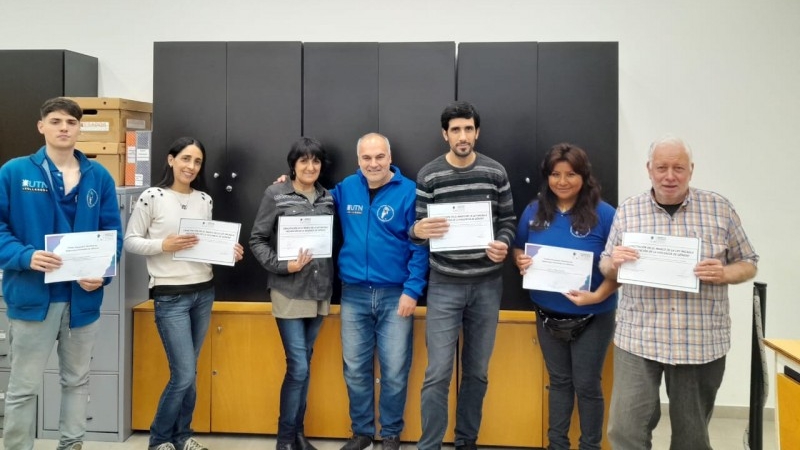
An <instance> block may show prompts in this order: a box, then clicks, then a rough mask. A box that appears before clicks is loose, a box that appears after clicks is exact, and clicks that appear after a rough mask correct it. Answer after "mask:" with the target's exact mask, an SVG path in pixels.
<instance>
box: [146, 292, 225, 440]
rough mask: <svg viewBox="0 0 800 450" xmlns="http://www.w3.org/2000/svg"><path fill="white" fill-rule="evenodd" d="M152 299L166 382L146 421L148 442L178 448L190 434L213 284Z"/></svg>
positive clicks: (209, 315)
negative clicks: (165, 364)
mask: <svg viewBox="0 0 800 450" xmlns="http://www.w3.org/2000/svg"><path fill="white" fill-rule="evenodd" d="M154 301H155V316H156V326H157V327H158V334H159V335H160V336H161V342H162V343H163V344H164V352H165V353H166V354H167V362H168V363H169V382H167V386H166V387H165V388H164V392H162V393H161V399H160V400H159V401H158V409H156V415H155V417H154V418H153V423H152V424H151V425H150V446H151V447H152V446H155V445H159V444H163V443H165V442H171V443H173V444H175V446H176V447H178V448H181V447H182V446H183V443H184V442H186V440H187V439H189V438H190V437H191V436H192V429H191V425H192V414H194V405H195V400H196V399H197V358H198V357H199V356H200V349H201V348H202V346H203V339H205V337H206V331H208V323H209V321H210V320H211V306H212V305H213V304H214V288H210V289H205V290H203V291H199V292H193V293H191V294H180V295H161V296H155V298H154Z"/></svg>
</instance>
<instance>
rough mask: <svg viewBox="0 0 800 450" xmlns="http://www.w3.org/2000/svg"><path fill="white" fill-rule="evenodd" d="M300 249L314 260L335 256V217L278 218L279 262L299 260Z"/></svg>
mask: <svg viewBox="0 0 800 450" xmlns="http://www.w3.org/2000/svg"><path fill="white" fill-rule="evenodd" d="M300 249H303V250H309V251H311V255H312V256H313V257H314V258H330V257H332V256H333V216H332V215H324V216H280V217H278V261H290V260H292V259H297V255H298V253H300Z"/></svg>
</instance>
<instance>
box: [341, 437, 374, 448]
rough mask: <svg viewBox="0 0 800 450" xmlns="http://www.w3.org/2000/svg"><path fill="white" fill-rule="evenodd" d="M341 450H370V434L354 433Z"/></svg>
mask: <svg viewBox="0 0 800 450" xmlns="http://www.w3.org/2000/svg"><path fill="white" fill-rule="evenodd" d="M341 450H372V436H364V435H359V434H356V435H354V436H353V437H351V438H350V440H349V441H347V443H346V444H344V445H343V446H342V448H341Z"/></svg>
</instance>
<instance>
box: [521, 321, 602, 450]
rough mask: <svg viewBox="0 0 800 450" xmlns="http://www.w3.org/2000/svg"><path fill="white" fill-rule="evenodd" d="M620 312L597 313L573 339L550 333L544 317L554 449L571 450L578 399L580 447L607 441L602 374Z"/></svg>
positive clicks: (550, 435) (539, 329)
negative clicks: (604, 422) (571, 420)
mask: <svg viewBox="0 0 800 450" xmlns="http://www.w3.org/2000/svg"><path fill="white" fill-rule="evenodd" d="M615 316H616V311H610V312H607V313H603V314H595V316H594V318H593V319H592V321H591V323H589V325H588V326H587V327H586V329H584V330H583V332H582V333H581V334H580V335H579V336H578V338H577V339H575V340H574V341H572V342H566V341H563V340H560V339H557V338H555V337H553V336H551V335H550V333H548V332H547V330H545V329H544V326H543V325H542V321H541V320H537V321H536V331H537V332H538V334H539V343H540V345H541V348H542V355H543V356H544V362H545V365H546V366H547V373H548V375H549V376H550V403H549V408H550V409H549V416H550V423H549V424H548V430H547V437H548V439H549V440H550V447H549V448H550V449H551V450H569V448H570V446H569V426H570V419H571V418H572V409H573V406H574V404H575V397H576V396H577V398H578V414H579V417H580V426H581V438H580V442H579V446H578V448H579V449H580V450H595V449H597V450H599V449H600V444H601V442H602V440H603V414H604V413H605V403H604V402H603V388H602V383H601V377H602V373H603V363H604V362H605V358H606V351H607V349H608V346H609V344H610V343H611V339H612V338H613V337H614V318H615Z"/></svg>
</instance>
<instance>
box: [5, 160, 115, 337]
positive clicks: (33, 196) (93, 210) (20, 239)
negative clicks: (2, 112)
mask: <svg viewBox="0 0 800 450" xmlns="http://www.w3.org/2000/svg"><path fill="white" fill-rule="evenodd" d="M75 155H76V157H77V159H78V164H79V165H80V171H81V179H80V181H79V183H78V186H77V189H78V199H77V202H78V204H77V208H76V212H75V223H74V224H70V223H69V221H68V220H67V218H66V216H65V215H64V214H63V213H62V212H61V209H60V207H59V206H58V201H57V199H56V195H57V193H56V192H54V190H53V189H52V188H51V183H50V177H49V173H48V170H47V169H46V168H45V166H44V163H45V161H46V158H45V156H46V153H45V147H42V148H41V149H39V151H38V152H36V153H34V154H33V155H30V156H23V157H19V158H14V159H12V160H10V161H8V162H7V163H6V164H4V165H3V167H2V168H0V268H2V269H3V296H4V297H5V302H6V304H7V305H8V317H9V318H10V319H18V320H32V321H43V320H44V318H45V317H46V316H47V310H48V308H49V307H50V286H49V285H47V284H45V283H44V273H43V272H39V271H35V270H32V269H31V268H30V265H31V258H32V257H33V253H34V252H35V251H37V250H43V249H44V235H45V234H54V233H71V232H81V231H98V230H117V260H118V261H119V257H120V254H121V251H122V239H123V234H122V223H121V220H120V210H119V206H118V204H117V193H116V187H115V186H114V180H113V179H112V178H111V175H110V174H109V173H108V171H107V170H106V169H105V168H104V167H103V166H101V165H100V164H99V163H97V162H95V161H90V160H89V159H88V158H86V156H85V155H84V154H83V153H81V152H80V151H78V150H75ZM110 281H111V280H110V279H106V280H105V284H107V283H108V282H110ZM70 284H71V287H72V298H71V302H70V303H71V305H70V314H71V316H70V327H81V326H85V325H88V324H90V323H92V322H94V321H95V320H97V319H98V318H99V317H100V304H101V303H102V301H103V289H102V288H101V289H96V290H94V291H92V292H86V291H85V290H83V288H81V287H80V286H79V285H78V283H77V282H74V281H73V282H71V283H70Z"/></svg>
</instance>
